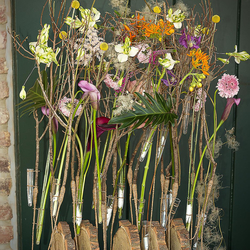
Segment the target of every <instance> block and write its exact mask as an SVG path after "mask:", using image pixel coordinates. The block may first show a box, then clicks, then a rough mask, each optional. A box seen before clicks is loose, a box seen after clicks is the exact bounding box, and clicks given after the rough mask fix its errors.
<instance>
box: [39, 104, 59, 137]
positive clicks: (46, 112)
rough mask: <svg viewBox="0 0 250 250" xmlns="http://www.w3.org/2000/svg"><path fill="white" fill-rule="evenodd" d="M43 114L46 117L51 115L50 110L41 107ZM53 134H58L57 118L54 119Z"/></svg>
mask: <svg viewBox="0 0 250 250" xmlns="http://www.w3.org/2000/svg"><path fill="white" fill-rule="evenodd" d="M41 110H42V113H43V114H44V115H46V116H48V115H49V109H48V108H47V107H46V106H43V107H41ZM51 126H52V132H53V133H56V132H57V131H58V121H57V119H56V118H55V117H53V119H52V125H51Z"/></svg>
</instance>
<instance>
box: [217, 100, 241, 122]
mask: <svg viewBox="0 0 250 250" xmlns="http://www.w3.org/2000/svg"><path fill="white" fill-rule="evenodd" d="M234 103H235V104H236V105H237V106H238V105H239V104H240V98H238V99H235V98H228V99H227V104H226V107H225V109H224V112H223V114H222V116H221V120H222V121H226V119H227V118H228V116H229V114H230V111H231V108H232V106H233V104H234Z"/></svg>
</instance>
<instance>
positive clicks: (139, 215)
mask: <svg viewBox="0 0 250 250" xmlns="http://www.w3.org/2000/svg"><path fill="white" fill-rule="evenodd" d="M151 152H152V143H151V144H150V148H149V151H148V158H147V163H146V166H145V170H144V175H143V180H142V185H141V198H140V205H139V208H138V209H139V212H138V230H139V231H140V228H141V220H142V210H143V207H144V194H145V186H146V180H147V173H148V169H149V163H150V158H151Z"/></svg>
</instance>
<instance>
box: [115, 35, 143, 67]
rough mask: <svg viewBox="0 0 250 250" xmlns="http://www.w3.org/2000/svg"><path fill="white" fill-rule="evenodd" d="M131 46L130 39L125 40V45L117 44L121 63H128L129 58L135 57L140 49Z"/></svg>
mask: <svg viewBox="0 0 250 250" xmlns="http://www.w3.org/2000/svg"><path fill="white" fill-rule="evenodd" d="M130 45H131V41H130V39H129V37H126V38H125V43H124V44H117V45H116V46H115V51H116V52H117V53H119V55H118V61H119V62H121V63H122V62H126V61H127V60H128V57H129V56H130V57H134V56H135V55H136V54H137V53H138V51H139V49H138V48H136V47H133V46H130Z"/></svg>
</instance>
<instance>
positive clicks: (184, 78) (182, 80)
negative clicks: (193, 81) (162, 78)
mask: <svg viewBox="0 0 250 250" xmlns="http://www.w3.org/2000/svg"><path fill="white" fill-rule="evenodd" d="M193 69H194V67H193V68H192V69H191V70H190V71H189V72H188V73H187V74H186V75H185V76H184V77H183V78H182V79H181V81H180V83H179V85H181V84H183V82H184V81H185V80H186V78H187V77H188V76H190V75H191V73H192V71H193Z"/></svg>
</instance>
